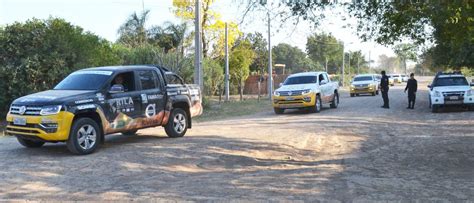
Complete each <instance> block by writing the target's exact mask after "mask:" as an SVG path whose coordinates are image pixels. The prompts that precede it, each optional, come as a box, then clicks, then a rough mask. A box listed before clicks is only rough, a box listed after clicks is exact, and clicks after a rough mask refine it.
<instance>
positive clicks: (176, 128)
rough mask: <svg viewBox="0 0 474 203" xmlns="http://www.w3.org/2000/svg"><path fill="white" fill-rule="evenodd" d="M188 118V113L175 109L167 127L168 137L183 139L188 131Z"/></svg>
mask: <svg viewBox="0 0 474 203" xmlns="http://www.w3.org/2000/svg"><path fill="white" fill-rule="evenodd" d="M187 119H188V116H187V114H186V111H184V110H183V109H180V108H176V109H173V111H172V112H171V115H170V119H169V121H168V123H167V124H166V126H165V131H166V134H167V135H168V137H172V138H176V137H183V136H184V134H186V131H187V130H188V120H187Z"/></svg>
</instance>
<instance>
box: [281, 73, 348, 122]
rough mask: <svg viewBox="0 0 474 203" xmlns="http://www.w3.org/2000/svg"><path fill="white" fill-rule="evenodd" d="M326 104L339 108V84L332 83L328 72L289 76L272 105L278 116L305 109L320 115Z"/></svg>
mask: <svg viewBox="0 0 474 203" xmlns="http://www.w3.org/2000/svg"><path fill="white" fill-rule="evenodd" d="M325 103H326V104H330V105H331V108H337V105H338V104H339V84H338V82H332V81H331V79H330V78H329V77H328V74H327V73H326V72H305V73H296V74H293V75H290V76H288V78H286V80H285V82H283V83H281V84H280V88H278V89H276V90H275V92H274V93H273V103H272V105H273V109H274V111H275V113H276V114H282V113H283V112H284V111H285V109H303V108H308V109H310V110H311V111H312V112H316V113H318V112H320V111H321V108H322V105H323V104H325Z"/></svg>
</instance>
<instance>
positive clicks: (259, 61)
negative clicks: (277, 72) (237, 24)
mask: <svg viewBox="0 0 474 203" xmlns="http://www.w3.org/2000/svg"><path fill="white" fill-rule="evenodd" d="M244 39H245V40H248V41H249V42H250V44H251V46H252V49H253V50H254V52H255V60H254V61H253V63H252V64H251V65H250V72H260V74H262V73H264V72H265V70H266V69H267V67H268V43H267V40H265V38H264V37H263V35H262V33H260V32H255V33H249V34H247V35H245V37H244Z"/></svg>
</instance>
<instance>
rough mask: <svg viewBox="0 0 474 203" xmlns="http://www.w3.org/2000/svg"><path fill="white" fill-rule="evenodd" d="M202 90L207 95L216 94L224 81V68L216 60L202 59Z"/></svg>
mask: <svg viewBox="0 0 474 203" xmlns="http://www.w3.org/2000/svg"><path fill="white" fill-rule="evenodd" d="M203 67H204V86H205V88H204V90H205V91H206V92H207V95H211V96H212V95H216V93H220V92H218V90H220V89H221V88H222V85H223V82H224V69H223V67H222V66H221V64H219V63H218V62H217V61H215V60H212V59H204V65H203Z"/></svg>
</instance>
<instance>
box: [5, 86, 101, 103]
mask: <svg viewBox="0 0 474 203" xmlns="http://www.w3.org/2000/svg"><path fill="white" fill-rule="evenodd" d="M94 92H95V91H91V90H47V91H44V92H38V93H34V94H30V95H26V96H24V97H20V98H18V99H16V100H15V101H13V103H12V104H15V105H41V106H43V105H56V104H64V103H66V102H68V101H74V100H75V99H78V100H80V99H84V98H85V97H84V96H85V95H87V94H91V95H93V93H94Z"/></svg>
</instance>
